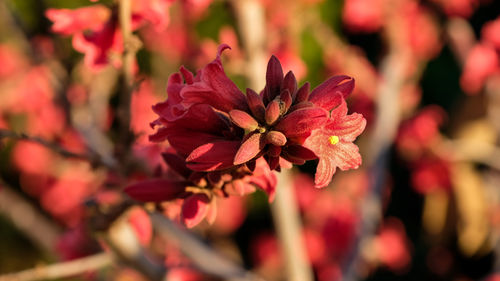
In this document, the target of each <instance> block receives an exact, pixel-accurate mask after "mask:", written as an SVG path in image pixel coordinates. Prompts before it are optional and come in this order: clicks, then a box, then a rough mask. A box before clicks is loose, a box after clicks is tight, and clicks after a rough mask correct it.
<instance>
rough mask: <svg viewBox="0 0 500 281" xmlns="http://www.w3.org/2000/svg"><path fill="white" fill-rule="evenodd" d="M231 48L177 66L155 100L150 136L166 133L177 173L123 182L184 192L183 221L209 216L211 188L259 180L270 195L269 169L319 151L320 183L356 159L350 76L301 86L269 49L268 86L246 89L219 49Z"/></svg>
mask: <svg viewBox="0 0 500 281" xmlns="http://www.w3.org/2000/svg"><path fill="white" fill-rule="evenodd" d="M228 48H229V46H227V45H221V46H219V50H218V54H217V57H216V59H215V60H214V61H212V62H211V63H209V64H208V65H206V66H205V67H204V68H203V69H201V70H200V71H198V73H197V74H196V76H195V75H193V74H192V73H191V72H189V71H188V70H186V69H185V68H184V67H181V68H180V73H175V74H173V75H171V76H170V78H169V81H168V86H167V93H168V98H167V100H166V101H164V102H161V103H158V104H156V105H154V106H153V110H154V111H155V112H156V113H157V114H158V116H159V118H158V119H157V120H155V121H154V122H152V124H151V125H152V126H153V127H156V126H158V127H159V129H158V130H157V132H156V133H155V134H154V135H151V136H150V140H151V141H154V142H163V141H165V140H167V141H168V143H169V145H170V149H172V150H173V151H174V153H165V154H164V155H163V156H164V159H165V161H166V163H167V164H168V166H169V167H170V168H171V169H172V170H173V171H175V172H176V174H178V176H179V178H178V179H175V180H172V179H158V180H153V181H149V182H147V183H137V184H134V185H133V186H130V187H128V188H127V189H126V191H127V192H128V194H129V195H131V196H132V197H133V198H135V199H138V200H142V201H164V200H171V199H175V198H185V200H184V204H183V207H182V212H181V214H182V217H183V221H184V223H186V224H187V225H188V226H190V225H195V224H197V223H198V222H199V221H201V220H202V219H203V218H204V217H206V216H209V214H210V213H211V212H209V210H208V208H205V207H204V206H209V204H211V202H213V200H212V197H213V196H214V195H215V196H227V195H232V194H235V195H244V194H247V193H250V192H253V191H254V186H257V187H260V188H262V189H263V190H265V191H266V192H267V193H268V195H269V198H270V200H272V197H273V195H274V190H275V186H276V177H275V175H274V174H273V172H272V171H273V170H277V171H280V170H281V169H282V168H290V167H291V166H292V164H299V165H301V164H304V163H305V162H306V161H307V160H313V159H318V158H319V164H318V169H317V173H316V181H315V183H316V186H317V187H323V186H326V185H328V183H329V182H330V181H331V177H332V176H333V173H334V172H335V170H336V167H339V168H341V169H342V170H345V169H350V168H357V167H358V166H359V165H360V164H361V156H360V155H359V152H358V148H357V146H356V145H354V144H353V143H352V142H353V141H354V140H355V138H356V137H357V136H358V135H359V134H360V133H361V132H362V131H363V130H364V127H365V125H366V120H365V119H364V118H363V117H362V116H361V115H360V114H352V115H347V105H346V103H345V101H344V98H345V97H347V96H348V95H349V94H350V93H351V92H352V90H353V88H354V80H353V79H352V78H350V77H348V76H344V75H342V76H334V77H332V78H330V79H329V80H327V81H325V82H324V83H323V84H321V85H320V86H318V87H317V88H315V89H314V90H312V91H310V86H309V83H306V84H304V85H303V86H302V87H300V88H299V87H298V85H297V80H296V78H295V76H294V74H293V73H292V72H291V71H290V72H288V73H287V74H286V75H284V74H283V70H282V67H281V64H280V62H279V61H278V59H277V58H276V57H274V56H272V57H271V59H270V60H269V63H268V66H267V73H266V86H265V88H264V89H263V90H262V91H261V92H260V94H258V93H257V92H255V91H254V90H251V89H247V90H246V95H245V94H243V93H242V92H241V91H240V90H239V89H238V87H237V86H236V85H235V84H234V83H233V82H232V81H231V80H230V79H229V78H228V77H227V76H226V74H225V73H224V69H223V67H222V62H221V59H220V56H221V53H222V52H223V51H224V50H225V49H228ZM201 206H203V207H201ZM193 210H196V211H194V212H193ZM199 212H202V214H201V215H200V213H199ZM209 217H210V216H209ZM190 218H195V219H194V220H191V221H190ZM209 219H210V218H209ZM193 221H194V223H193Z"/></svg>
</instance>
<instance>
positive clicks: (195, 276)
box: [165, 267, 204, 281]
mask: <svg viewBox="0 0 500 281" xmlns="http://www.w3.org/2000/svg"><path fill="white" fill-rule="evenodd" d="M165 280H169V281H202V280H204V278H203V276H202V275H201V274H200V273H199V272H197V271H195V270H194V269H192V268H188V267H184V268H183V267H174V268H169V269H168V273H167V276H166V277H165Z"/></svg>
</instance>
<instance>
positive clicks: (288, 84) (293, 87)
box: [281, 71, 297, 101]
mask: <svg viewBox="0 0 500 281" xmlns="http://www.w3.org/2000/svg"><path fill="white" fill-rule="evenodd" d="M281 89H282V90H288V91H289V92H290V96H291V97H292V101H293V100H295V98H296V96H297V79H295V75H294V74H293V72H291V71H288V73H287V74H286V75H285V78H284V79H283V87H281Z"/></svg>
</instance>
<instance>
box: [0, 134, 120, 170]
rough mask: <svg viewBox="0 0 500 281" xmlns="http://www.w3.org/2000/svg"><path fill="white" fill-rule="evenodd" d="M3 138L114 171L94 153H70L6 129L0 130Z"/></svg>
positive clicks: (40, 139)
mask: <svg viewBox="0 0 500 281" xmlns="http://www.w3.org/2000/svg"><path fill="white" fill-rule="evenodd" d="M3 138H10V139H15V140H25V141H31V142H36V143H38V144H40V145H43V146H45V147H47V148H48V149H50V150H52V151H54V152H56V153H58V154H60V155H61V156H63V157H68V158H76V159H80V160H85V161H88V162H90V163H91V164H92V165H94V166H104V167H107V168H110V169H115V167H114V166H113V165H112V164H110V163H107V162H104V161H103V160H102V159H101V157H100V156H99V155H98V154H96V153H88V154H83V153H75V152H71V151H69V150H67V149H65V148H63V147H61V146H60V145H59V144H57V143H54V142H49V141H47V140H45V139H42V138H40V137H35V136H28V135H27V134H24V133H16V132H13V131H10V130H6V129H0V140H1V139H3Z"/></svg>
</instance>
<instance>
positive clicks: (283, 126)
mask: <svg viewBox="0 0 500 281" xmlns="http://www.w3.org/2000/svg"><path fill="white" fill-rule="evenodd" d="M327 114H328V113H327V112H326V111H325V110H324V109H322V108H319V107H314V108H303V109H299V110H295V111H293V112H291V113H289V114H288V115H286V116H285V118H283V119H282V120H281V121H280V122H279V123H278V124H277V125H276V126H275V127H274V130H276V131H280V132H282V133H283V134H285V135H286V136H287V138H293V137H303V136H308V135H309V134H310V133H311V131H312V130H314V129H315V128H318V127H320V126H322V125H323V124H324V123H325V122H326V120H327Z"/></svg>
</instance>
